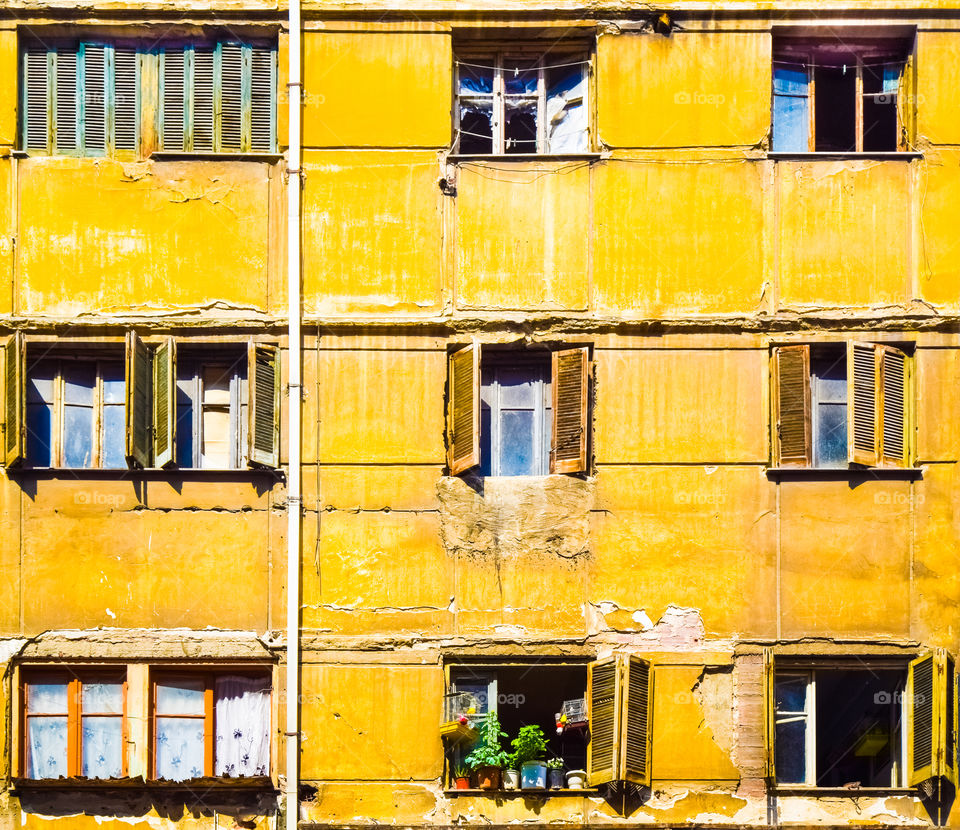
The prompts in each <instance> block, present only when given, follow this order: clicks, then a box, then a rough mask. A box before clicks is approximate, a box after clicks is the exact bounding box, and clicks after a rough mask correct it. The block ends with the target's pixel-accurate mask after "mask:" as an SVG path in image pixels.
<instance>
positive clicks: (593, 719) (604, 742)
mask: <svg viewBox="0 0 960 830" xmlns="http://www.w3.org/2000/svg"><path fill="white" fill-rule="evenodd" d="M619 675H620V665H619V662H618V661H617V659H616V658H611V659H609V660H600V661H598V662H596V663H590V664H589V665H588V666H587V705H588V709H587V715H588V719H589V724H588V725H589V730H590V742H589V744H587V783H588V784H589V786H591V787H595V786H597V785H599V784H609V783H610V782H611V781H614V780H616V779H617V778H618V777H619V769H620V683H619Z"/></svg>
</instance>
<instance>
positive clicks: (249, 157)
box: [148, 150, 283, 162]
mask: <svg viewBox="0 0 960 830" xmlns="http://www.w3.org/2000/svg"><path fill="white" fill-rule="evenodd" d="M148 158H150V159H154V160H155V161H187V160H199V161H203V160H206V161H266V162H278V161H280V160H281V159H283V153H239V152H224V153H204V152H192V151H191V152H185V151H176V150H169V151H168V150H156V151H154V152H152V153H151V154H150V155H149V156H148Z"/></svg>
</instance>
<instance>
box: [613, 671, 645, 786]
mask: <svg viewBox="0 0 960 830" xmlns="http://www.w3.org/2000/svg"><path fill="white" fill-rule="evenodd" d="M652 701H653V671H652V669H651V666H650V663H649V662H648V661H646V660H644V659H642V658H640V657H636V656H635V655H633V654H631V655H630V656H629V657H627V658H626V659H625V661H624V667H623V716H622V718H621V726H620V751H621V753H622V756H623V762H622V775H621V777H622V778H623V780H624V781H629V782H631V783H633V784H641V785H644V786H649V784H650V749H651V744H652V731H651V727H652V726H653V724H652V715H653V709H652V706H651V703H652Z"/></svg>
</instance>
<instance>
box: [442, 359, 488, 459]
mask: <svg viewBox="0 0 960 830" xmlns="http://www.w3.org/2000/svg"><path fill="white" fill-rule="evenodd" d="M448 375H449V379H448V382H449V411H448V416H447V429H448V431H449V436H448V440H447V466H448V467H449V468H450V475H457V474H459V473H462V472H464V471H465V470H469V469H470V468H471V467H476V466H477V465H478V464H479V463H480V346H478V345H476V344H474V345H471V346H466V347H465V348H463V349H459V350H458V351H456V352H454V353H453V354H451V355H450V357H449V365H448Z"/></svg>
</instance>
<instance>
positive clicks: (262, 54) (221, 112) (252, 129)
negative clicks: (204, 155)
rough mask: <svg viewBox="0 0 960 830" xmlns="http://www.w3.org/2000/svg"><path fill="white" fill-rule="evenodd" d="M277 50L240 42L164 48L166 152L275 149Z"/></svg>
mask: <svg viewBox="0 0 960 830" xmlns="http://www.w3.org/2000/svg"><path fill="white" fill-rule="evenodd" d="M276 62H277V61H276V49H275V47H273V46H271V45H268V44H264V43H240V42H234V41H226V40H225V41H220V42H195V43H187V44H177V45H167V46H164V47H163V48H162V49H161V50H160V87H161V92H160V105H161V108H160V124H161V127H160V141H161V146H162V148H163V149H164V150H166V151H171V150H172V151H190V152H195V153H196V152H216V153H220V152H231V151H233V152H241V153H247V152H258V153H272V152H275V149H276V146H275V140H274V135H275V132H276V96H275V94H274V91H275V90H276V87H277V80H276Z"/></svg>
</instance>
